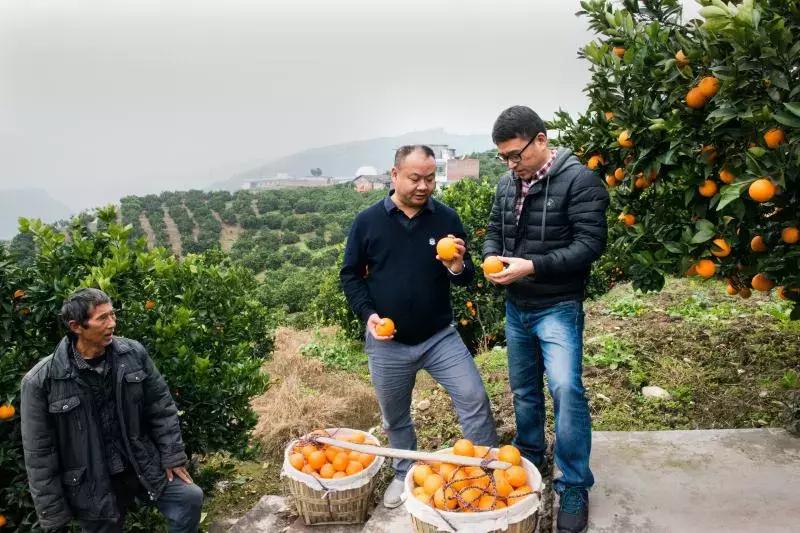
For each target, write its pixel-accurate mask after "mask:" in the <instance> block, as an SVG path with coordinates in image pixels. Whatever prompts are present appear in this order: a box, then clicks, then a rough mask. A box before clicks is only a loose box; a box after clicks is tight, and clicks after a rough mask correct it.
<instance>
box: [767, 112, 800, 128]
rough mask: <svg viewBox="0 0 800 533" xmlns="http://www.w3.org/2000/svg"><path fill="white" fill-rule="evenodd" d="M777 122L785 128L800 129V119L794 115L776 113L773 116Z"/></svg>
mask: <svg viewBox="0 0 800 533" xmlns="http://www.w3.org/2000/svg"><path fill="white" fill-rule="evenodd" d="M772 116H773V118H775V120H777V121H778V122H780V123H781V124H783V125H784V126H789V127H790V128H800V118H797V117H796V116H794V115H790V114H789V113H784V112H780V113H775V114H774V115H772Z"/></svg>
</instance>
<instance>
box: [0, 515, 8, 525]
mask: <svg viewBox="0 0 800 533" xmlns="http://www.w3.org/2000/svg"><path fill="white" fill-rule="evenodd" d="M7 523H8V521H7V520H6V517H5V516H4V515H1V514H0V527H5V525H6V524H7Z"/></svg>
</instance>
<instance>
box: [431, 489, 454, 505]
mask: <svg viewBox="0 0 800 533" xmlns="http://www.w3.org/2000/svg"><path fill="white" fill-rule="evenodd" d="M433 506H434V507H436V508H437V509H442V510H453V509H455V508H456V507H458V500H456V493H455V492H454V491H453V489H451V488H450V487H448V488H446V489H445V488H444V487H439V488H438V489H436V492H434V493H433Z"/></svg>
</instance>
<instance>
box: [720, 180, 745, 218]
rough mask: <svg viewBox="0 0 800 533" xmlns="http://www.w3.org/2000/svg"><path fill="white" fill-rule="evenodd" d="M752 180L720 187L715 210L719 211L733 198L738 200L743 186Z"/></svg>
mask: <svg viewBox="0 0 800 533" xmlns="http://www.w3.org/2000/svg"><path fill="white" fill-rule="evenodd" d="M752 182H753V180H749V181H745V182H742V183H733V184H731V185H725V186H724V187H722V189H721V190H720V191H719V203H718V204H717V211H720V210H721V209H722V208H724V207H725V206H726V205H728V204H729V203H731V202H733V201H734V200H738V199H739V197H741V196H742V191H743V190H744V189H745V187H748V186H749V185H750V184H751V183H752Z"/></svg>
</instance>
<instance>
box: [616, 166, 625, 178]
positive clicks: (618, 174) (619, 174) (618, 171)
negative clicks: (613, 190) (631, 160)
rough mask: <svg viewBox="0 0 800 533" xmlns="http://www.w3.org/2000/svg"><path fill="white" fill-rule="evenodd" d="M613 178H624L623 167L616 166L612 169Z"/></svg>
mask: <svg viewBox="0 0 800 533" xmlns="http://www.w3.org/2000/svg"><path fill="white" fill-rule="evenodd" d="M614 179H615V180H617V181H622V180H624V179H625V169H623V168H617V169H616V170H615V171H614Z"/></svg>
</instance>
